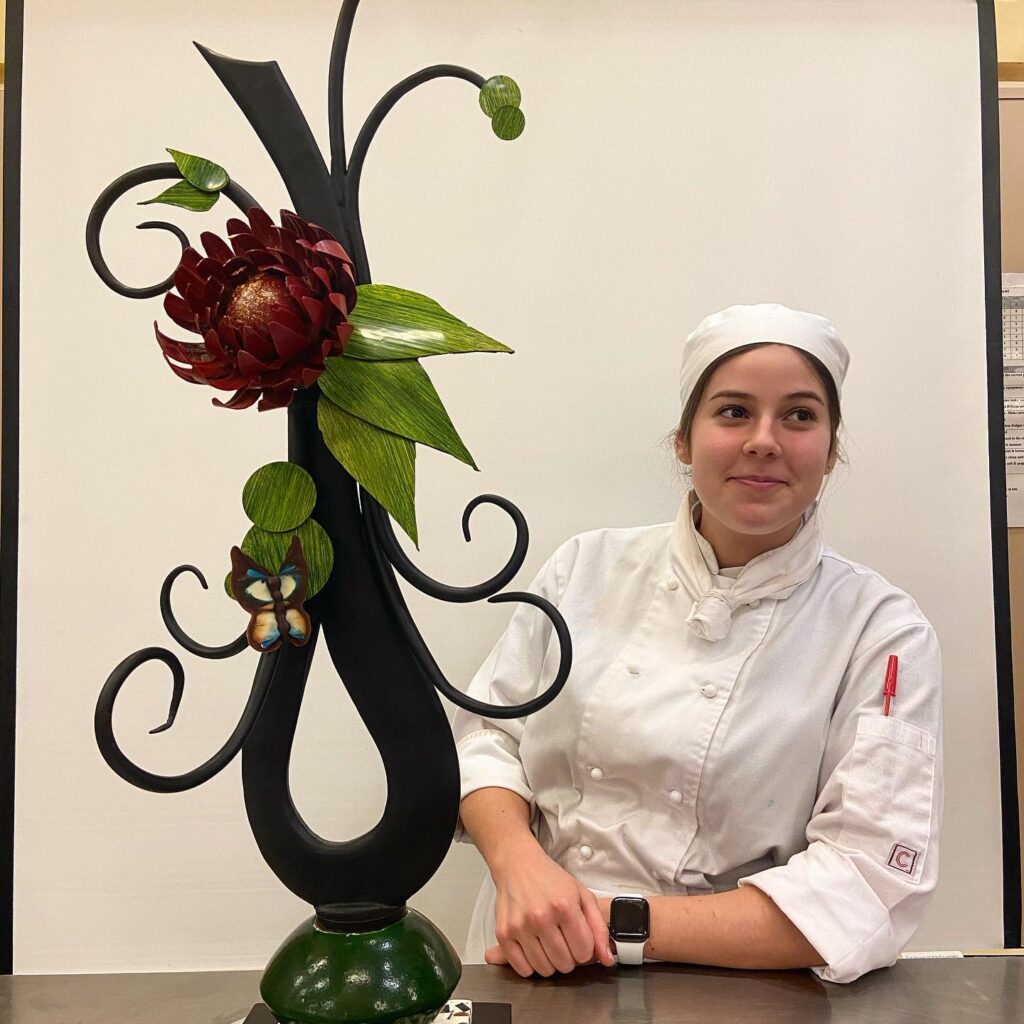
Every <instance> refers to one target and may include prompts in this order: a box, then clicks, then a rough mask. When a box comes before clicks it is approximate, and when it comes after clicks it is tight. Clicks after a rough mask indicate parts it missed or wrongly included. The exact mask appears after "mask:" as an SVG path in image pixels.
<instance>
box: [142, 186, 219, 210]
mask: <svg viewBox="0 0 1024 1024" xmlns="http://www.w3.org/2000/svg"><path fill="white" fill-rule="evenodd" d="M218 199H220V193H219V192H204V191H203V190H202V189H199V188H196V187H195V185H191V184H189V183H188V182H187V181H179V182H176V183H175V184H174V185H172V186H171V187H170V188H169V189H166V190H165V191H163V192H161V193H160V195H158V196H155V197H154V198H153V199H144V200H143V201H142V202H141V203H139V206H149V205H150V203H166V204H167V205H168V206H180V207H181V208H182V209H183V210H191V211H192V212H193V213H205V212H206V211H207V210H209V209H212V207H213V204H214V203H215V202H217V200H218Z"/></svg>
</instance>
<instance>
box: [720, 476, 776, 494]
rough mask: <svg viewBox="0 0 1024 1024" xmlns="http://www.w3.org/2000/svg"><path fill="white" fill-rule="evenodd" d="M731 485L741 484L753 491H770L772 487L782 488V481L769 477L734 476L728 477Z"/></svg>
mask: <svg viewBox="0 0 1024 1024" xmlns="http://www.w3.org/2000/svg"><path fill="white" fill-rule="evenodd" d="M730 479H731V480H732V482H733V483H736V484H742V485H743V486H744V487H749V488H750V489H751V490H753V491H770V490H771V489H772V488H773V487H782V486H784V483H785V482H784V481H782V480H777V479H775V478H774V477H769V476H734V477H730Z"/></svg>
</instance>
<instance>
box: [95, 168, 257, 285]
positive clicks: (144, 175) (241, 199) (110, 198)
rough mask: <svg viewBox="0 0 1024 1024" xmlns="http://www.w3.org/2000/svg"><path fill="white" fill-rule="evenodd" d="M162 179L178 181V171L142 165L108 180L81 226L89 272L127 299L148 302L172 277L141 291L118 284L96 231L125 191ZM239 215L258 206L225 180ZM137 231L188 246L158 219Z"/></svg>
mask: <svg viewBox="0 0 1024 1024" xmlns="http://www.w3.org/2000/svg"><path fill="white" fill-rule="evenodd" d="M164 179H171V180H180V179H181V172H180V171H179V170H178V166H177V164H175V163H174V162H173V161H171V160H167V161H165V162H163V163H159V164H146V165H145V166H144V167H136V168H135V169H134V170H131V171H127V172H126V173H125V174H122V175H121V177H120V178H117V179H115V180H114V181H112V182H111V183H110V184H109V185H108V186H107V187H106V188H105V189H104V190H103V191H102V192H101V193H100V195H99V198H98V199H97V200H96V202H95V203H94V204H93V207H92V210H91V211H90V212H89V219H88V221H87V222H86V225H85V248H86V251H87V252H88V254H89V259H90V261H91V262H92V266H93V269H94V270H95V271H96V273H97V274H98V275H99V277H100V280H102V281H103V283H104V284H105V285H106V286H107V287H108V288H110V289H112V290H113V291H115V292H117V294H118V295H124V296H125V297H126V298H129V299H151V298H153V297H154V296H155V295H162V294H163V293H164V292H166V291H167V290H168V289H170V288H171V286H172V285H173V284H174V275H173V274H172V275H171V276H170V277H168V278H166V279H164V280H163V281H161V282H160V283H159V284H154V285H149V286H148V287H145V288H133V287H132V286H131V285H127V284H125V283H124V282H122V281H119V280H118V279H117V278H116V277H115V276H114V275H113V273H112V272H111V270H110V267H108V266H107V261H106V260H105V259H104V258H103V252H102V250H101V249H100V229H101V228H102V227H103V219H104V217H106V215H107V213H108V212H109V210H110V208H111V207H112V206H113V205H114V203H116V202H117V200H118V199H120V198H121V196H123V195H124V194H125V193H126V192H129V191H130V190H131V189H133V188H135V187H136V186H137V185H145V184H146V182H147V181H160V180H164ZM221 191H222V192H223V193H224V195H225V196H227V197H228V199H230V200H231V202H233V203H234V204H235V206H237V207H238V208H239V210H241V211H242V212H243V213H248V212H249V210H251V209H252V208H253V207H254V206H259V203H257V202H256V200H255V199H253V197H252V196H251V195H249V193H248V192H246V191H245V189H244V188H242V186H241V185H239V184H238V182H236V181H229V182H228V183H227V185H225V186H224V188H223V189H222V190H221ZM139 227H140V228H143V229H146V228H161V229H162V230H164V231H169V232H170V233H171V234H172V235H174V237H175V238H177V239H178V241H179V242H180V243H181V247H182V249H183V250H184V249H187V248H188V246H189V240H188V236H187V235H186V234H185V232H184V231H182V230H181V228H179V227H178V226H177V225H175V224H169V223H168V222H167V221H162V220H148V221H145V222H144V223H142V224H140V225H139Z"/></svg>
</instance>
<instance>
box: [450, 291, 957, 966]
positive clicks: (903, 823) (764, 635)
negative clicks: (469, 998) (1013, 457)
mask: <svg viewBox="0 0 1024 1024" xmlns="http://www.w3.org/2000/svg"><path fill="white" fill-rule="evenodd" d="M848 361H849V356H848V353H847V351H846V348H845V346H844V345H843V343H842V342H841V341H840V339H839V337H838V335H837V334H836V331H835V329H834V327H833V326H832V324H831V323H830V322H829V321H828V320H826V319H825V318H823V317H820V316H816V315H814V314H811V313H804V312H799V311H796V310H791V309H788V308H787V307H785V306H781V305H776V304H764V305H756V306H731V307H729V308H728V309H725V310H722V311H721V312H719V313H715V314H713V315H712V316H710V317H708V318H706V319H705V320H704V321H702V322H701V324H700V325H699V326H698V327H697V329H696V330H695V331H694V332H693V333H692V334H691V335H690V337H689V338H688V339H687V343H686V346H685V350H684V355H683V365H682V373H681V380H682V393H681V400H682V408H683V414H682V418H681V420H680V424H679V427H678V430H677V432H676V437H675V447H676V453H677V455H678V457H679V459H680V460H681V462H683V463H684V464H685V465H686V466H688V467H690V472H691V473H692V483H693V489H692V491H691V492H690V493H689V494H688V496H687V498H686V500H685V501H684V502H683V506H682V508H681V510H680V513H679V517H678V519H677V521H676V522H675V523H674V524H666V525H661V526H653V527H641V528H637V529H624V530H596V531H593V532H590V533H586V534H582V535H580V536H578V537H574V538H573V539H572V540H570V541H568V542H567V543H566V544H564V545H563V546H562V547H561V548H559V550H558V551H556V552H555V554H554V556H553V557H552V558H551V559H550V560H549V561H548V563H547V564H546V565H545V566H544V568H543V569H542V570H541V572H540V574H539V575H538V577H537V579H536V580H535V581H534V583H533V585H532V587H531V589H532V590H534V591H535V592H536V593H539V594H542V595H543V596H545V597H547V598H548V599H549V600H551V601H552V602H553V603H555V604H556V605H558V607H559V609H560V611H561V613H562V614H563V616H564V617H565V619H566V621H567V623H568V626H569V629H570V631H571V633H572V636H573V644H574V660H573V670H572V674H571V676H570V678H569V681H568V683H567V684H566V688H565V690H564V691H563V693H562V694H561V695H560V696H559V697H558V699H557V700H555V701H554V702H553V703H552V704H550V705H549V706H548V707H547V708H545V709H544V710H543V711H541V712H539V713H537V714H536V715H534V716H532V717H530V718H528V719H525V720H524V719H518V720H514V721H509V722H492V721H487V720H484V719H481V718H479V717H476V716H473V715H470V714H468V713H463V712H460V713H459V715H458V716H457V718H456V725H455V734H456V739H457V740H458V744H459V756H460V765H461V770H462V776H463V782H462V793H463V800H462V806H461V819H462V824H463V826H464V828H465V831H466V832H467V833H468V835H469V837H471V838H472V840H473V841H474V842H475V843H476V845H477V847H478V848H479V850H480V852H481V854H482V855H483V857H484V859H485V860H486V862H487V865H488V868H489V869H490V877H489V878H488V879H487V880H486V881H485V883H484V887H483V889H482V890H481V893H480V896H479V898H478V900H477V905H476V908H475V910H474V916H473V921H472V923H471V926H470V936H469V944H468V948H467V953H466V959H467V960H470V961H472V960H477V961H479V960H481V959H486V961H487V962H489V963H508V964H510V965H511V966H512V967H513V968H514V969H515V970H516V971H518V972H519V973H520V974H522V975H524V976H525V975H527V974H530V973H532V972H534V971H535V972H537V973H539V974H542V975H550V974H552V973H554V971H562V972H565V971H570V970H572V969H573V968H574V967H575V966H576V965H577V964H582V963H586V962H589V961H591V960H595V959H596V960H600V961H601V962H602V963H604V964H606V965H609V966H610V965H611V964H612V963H613V962H614V960H613V951H612V948H611V943H610V940H609V932H608V924H609V904H610V901H611V899H612V898H614V897H617V896H621V895H622V894H635V895H636V897H637V898H632V897H631V898H630V899H626V900H621V901H620V902H619V903H617V904H616V912H618V909H619V908H620V906H623V907H629V906H632V905H633V904H642V903H643V900H644V899H645V900H646V903H647V906H648V908H649V910H648V913H649V935H646V936H644V935H634V936H631V938H632V939H634V940H640V941H643V949H642V955H643V956H646V957H647V958H649V959H657V960H670V961H678V962H687V963H702V964H716V965H720V966H732V967H749V968H774V967H778V968H783V967H801V966H806V967H812V968H813V969H814V970H815V971H816V973H817V974H819V976H821V977H822V978H825V979H827V980H830V981H838V982H846V981H852V980H853V979H855V978H857V977H859V976H860V975H861V974H863V973H864V972H866V971H869V970H872V969H874V968H876V967H881V966H884V965H888V964H891V963H893V962H895V959H896V956H897V954H898V953H899V951H900V949H901V948H902V947H903V946H904V945H906V943H907V942H908V941H909V939H910V937H911V936H912V935H913V933H914V930H915V929H916V928H917V926H918V924H919V923H920V921H921V918H922V916H923V914H924V910H925V907H926V905H927V902H928V899H929V896H930V894H931V892H932V890H933V889H934V887H935V883H936V879H937V872H938V833H939V823H940V817H941V791H942V773H941V760H940V756H941V755H940V751H941V706H940V675H941V666H940V660H939V649H938V644H937V641H936V638H935V633H934V631H933V629H932V627H931V626H930V624H929V623H928V621H927V620H926V619H925V617H924V615H923V614H922V613H921V611H920V609H919V608H918V607H917V605H916V604H915V603H914V601H913V600H912V599H911V598H910V597H908V596H907V595H906V594H905V593H903V592H902V591H900V590H899V589H897V588H896V587H894V586H892V585H891V584H890V583H888V582H887V581H886V580H885V579H883V578H882V577H881V576H879V575H878V574H877V573H875V572H873V571H872V570H870V569H868V568H865V567H864V566H862V565H858V564H856V563H854V562H851V561H850V560H849V559H846V558H844V557H843V556H841V555H839V554H838V553H837V552H835V551H833V550H832V549H831V548H828V547H825V546H823V544H822V539H821V524H820V522H819V516H818V514H817V498H818V494H819V492H820V489H821V487H822V483H823V481H824V479H825V477H826V476H827V475H828V474H829V473H830V472H831V470H832V468H833V467H834V466H835V464H836V461H837V458H838V454H839V453H838V441H837V430H838V427H839V422H840V413H839V397H840V392H841V388H842V383H843V379H844V377H845V374H846V368H847V364H848ZM891 655H896V656H897V657H898V688H897V694H896V695H895V697H890V698H889V701H888V703H889V705H890V706H888V707H886V701H885V698H884V697H883V687H884V684H885V681H886V678H887V670H888V669H889V665H890V656H891ZM556 662H557V639H552V634H551V630H550V627H549V625H548V623H547V622H546V620H544V619H542V617H541V616H540V615H539V614H537V613H536V612H535V611H533V610H531V609H528V608H526V607H523V608H520V609H519V610H517V612H516V613H515V615H514V616H513V618H512V620H511V622H510V624H509V627H508V630H507V631H506V633H505V634H504V636H503V637H502V639H501V640H500V641H499V643H498V645H497V646H496V647H495V649H494V651H492V653H491V655H490V656H489V658H488V659H487V661H486V662H485V663H484V665H483V666H482V667H481V669H480V671H479V672H478V674H477V675H476V677H475V679H474V680H473V682H472V684H471V685H470V693H472V694H473V695H474V696H476V697H478V698H481V699H485V700H489V701H498V702H503V703H518V702H520V701H524V700H527V699H529V698H530V697H532V696H534V695H535V694H536V693H538V692H539V690H540V689H542V688H543V687H544V686H546V685H547V681H548V680H550V679H551V678H552V675H553V672H554V665H555V664H556ZM640 896H642V897H643V899H640V898H639V897H640ZM620 934H621V933H620ZM640 941H635V942H630V943H628V944H626V945H628V947H629V950H628V952H629V957H630V958H631V959H634V960H635V959H639V955H640V953H639V952H638V950H637V949H636V948H635V947H636V946H639V945H640ZM621 953H622V950H620V959H621Z"/></svg>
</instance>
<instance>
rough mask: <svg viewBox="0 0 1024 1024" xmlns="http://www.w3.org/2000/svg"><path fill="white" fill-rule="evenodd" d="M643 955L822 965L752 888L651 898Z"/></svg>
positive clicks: (717, 962) (762, 965) (768, 965)
mask: <svg viewBox="0 0 1024 1024" xmlns="http://www.w3.org/2000/svg"><path fill="white" fill-rule="evenodd" d="M650 905H651V937H650V939H649V940H648V943H647V946H646V948H645V949H644V955H645V956H647V957H650V958H651V959H654V960H669V961H672V962H674V963H689V964H708V965H713V966H717V967H743V968H748V969H772V968H789V967H820V966H822V965H823V964H824V961H823V960H822V958H821V957H820V956H819V954H818V952H817V950H816V949H815V948H814V947H813V946H812V945H811V944H810V943H809V942H808V941H807V939H805V938H804V936H803V933H802V932H801V931H800V930H799V929H798V928H797V927H796V925H794V924H793V922H792V921H790V919H789V918H788V917H786V915H785V914H784V913H783V912H782V911H781V910H779V908H778V907H777V906H776V905H775V903H774V902H773V901H772V899H771V898H770V897H769V896H766V895H765V894H764V893H763V892H762V891H761V890H760V889H757V888H755V887H754V886H744V887H743V888H741V889H733V890H732V891H731V892H720V893H714V894H711V895H707V896H652V897H650Z"/></svg>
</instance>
